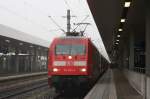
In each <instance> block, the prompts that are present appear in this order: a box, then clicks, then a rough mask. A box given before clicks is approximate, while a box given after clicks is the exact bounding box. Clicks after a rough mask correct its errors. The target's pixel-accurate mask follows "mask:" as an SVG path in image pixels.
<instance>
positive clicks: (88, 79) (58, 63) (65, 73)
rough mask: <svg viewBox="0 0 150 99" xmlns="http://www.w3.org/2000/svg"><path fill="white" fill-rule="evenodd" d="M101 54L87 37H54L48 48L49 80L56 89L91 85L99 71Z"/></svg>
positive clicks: (100, 71)
mask: <svg viewBox="0 0 150 99" xmlns="http://www.w3.org/2000/svg"><path fill="white" fill-rule="evenodd" d="M100 63H101V55H100V54H99V52H98V51H97V49H96V47H95V46H94V45H93V44H92V42H91V40H90V39H89V38H85V37H64V38H55V39H54V40H53V42H52V44H51V46H50V49H49V60H48V76H49V82H50V84H52V85H53V86H54V87H55V88H56V89H58V90H63V89H64V88H66V87H67V86H70V85H72V86H76V85H77V86H85V85H88V86H90V85H92V84H93V83H94V82H95V81H96V79H97V78H98V76H99V75H100V73H102V72H103V70H102V69H101V68H102V67H101V66H100Z"/></svg>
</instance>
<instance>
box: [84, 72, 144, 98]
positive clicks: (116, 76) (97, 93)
mask: <svg viewBox="0 0 150 99" xmlns="http://www.w3.org/2000/svg"><path fill="white" fill-rule="evenodd" d="M84 99H143V96H142V95H141V94H139V93H138V92H137V91H136V90H135V89H134V88H133V87H132V86H131V85H130V83H129V82H128V80H127V78H126V77H125V75H124V74H123V72H122V71H120V70H118V69H109V70H108V71H107V72H106V73H105V74H104V75H103V76H102V77H101V78H100V79H99V81H98V82H97V83H96V84H95V86H94V87H93V88H92V89H91V90H90V92H89V93H88V94H87V95H86V96H85V97H84Z"/></svg>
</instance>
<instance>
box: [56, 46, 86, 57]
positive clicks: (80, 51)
mask: <svg viewBox="0 0 150 99" xmlns="http://www.w3.org/2000/svg"><path fill="white" fill-rule="evenodd" d="M85 49H86V48H85V45H82V44H74V45H72V44H70V45H69V44H67V45H63V44H58V45H56V47H55V53H56V55H85V51H86V50H85Z"/></svg>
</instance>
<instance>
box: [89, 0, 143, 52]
mask: <svg viewBox="0 0 150 99" xmlns="http://www.w3.org/2000/svg"><path fill="white" fill-rule="evenodd" d="M87 2H88V5H89V7H90V9H91V12H92V14H93V17H94V19H95V22H96V24H97V26H98V29H99V31H100V33H101V36H102V39H103V42H104V45H105V47H106V50H107V51H108V52H109V51H110V50H112V46H113V40H114V39H115V35H116V34H117V32H118V29H119V28H120V27H121V28H123V30H124V31H123V32H122V33H123V34H124V35H127V33H130V32H131V31H134V32H136V35H137V34H141V32H142V31H143V30H144V24H145V23H144V22H145V21H144V20H145V10H144V9H145V7H144V0H87ZM125 2H131V4H130V7H129V9H126V8H125V7H124V4H125ZM121 18H125V19H126V22H125V23H124V24H123V25H122V26H121V25H120V20H121ZM121 36H122V35H121ZM139 37H140V39H141V36H139Z"/></svg>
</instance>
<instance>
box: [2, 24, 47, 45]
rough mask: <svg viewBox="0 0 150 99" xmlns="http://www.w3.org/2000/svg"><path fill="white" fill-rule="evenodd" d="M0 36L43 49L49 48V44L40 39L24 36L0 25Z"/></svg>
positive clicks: (24, 34) (22, 33)
mask: <svg viewBox="0 0 150 99" xmlns="http://www.w3.org/2000/svg"><path fill="white" fill-rule="evenodd" d="M0 35H1V36H5V37H9V38H13V39H16V40H20V41H23V42H27V43H32V44H35V45H39V46H43V47H49V44H50V43H49V42H47V41H45V40H43V39H41V38H38V37H35V36H32V35H29V34H26V33H24V32H21V31H18V30H15V29H13V28H11V27H8V26H5V25H2V24H0Z"/></svg>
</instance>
